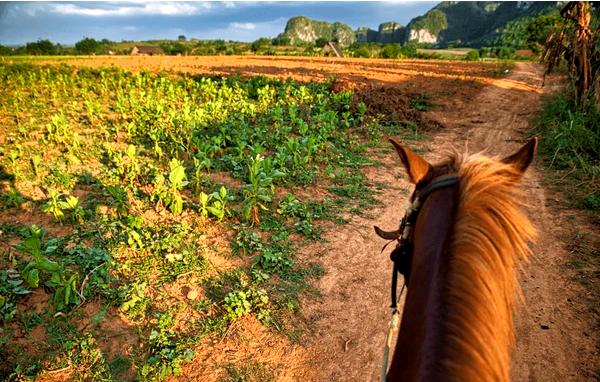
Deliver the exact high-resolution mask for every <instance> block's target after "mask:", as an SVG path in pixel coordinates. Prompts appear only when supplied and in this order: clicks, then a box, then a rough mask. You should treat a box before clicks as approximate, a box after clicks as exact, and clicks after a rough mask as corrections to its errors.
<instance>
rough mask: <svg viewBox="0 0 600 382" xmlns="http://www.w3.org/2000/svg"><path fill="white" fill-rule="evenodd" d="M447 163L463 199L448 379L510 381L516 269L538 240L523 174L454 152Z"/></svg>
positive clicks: (451, 286) (450, 297)
mask: <svg viewBox="0 0 600 382" xmlns="http://www.w3.org/2000/svg"><path fill="white" fill-rule="evenodd" d="M449 163H450V164H451V167H454V170H455V171H457V173H458V175H459V177H460V185H459V187H460V196H459V201H458V205H457V210H456V220H455V224H454V232H453V234H452V236H451V237H450V239H449V242H448V247H447V248H448V249H449V253H450V261H449V264H448V267H449V268H448V269H447V277H448V283H447V287H446V288H445V290H444V291H443V292H442V293H443V295H444V296H443V300H444V304H445V308H444V311H445V312H446V313H445V314H444V315H445V316H446V317H444V320H443V324H442V325H443V328H444V330H443V331H444V332H445V336H446V338H445V341H444V343H445V346H444V349H443V350H442V358H441V360H440V361H441V365H442V367H443V368H444V369H445V370H446V371H447V375H448V376H449V380H455V381H475V380H494V381H508V380H509V369H510V351H511V350H512V347H513V345H514V333H513V320H512V313H513V305H514V302H515V294H516V288H517V275H516V264H517V261H518V260H519V259H526V258H527V255H528V254H529V253H530V250H529V247H528V244H527V243H528V242H529V241H531V240H533V239H534V237H535V228H534V227H533V226H532V224H531V223H530V222H529V220H528V219H527V217H526V216H525V215H524V214H523V212H522V211H521V207H523V205H524V203H523V200H524V198H523V191H521V190H520V189H519V188H517V186H516V183H517V182H518V181H519V179H520V178H521V176H522V173H521V172H520V171H519V170H517V169H516V168H515V167H514V166H512V165H509V164H504V163H502V162H500V161H498V160H494V159H491V158H488V157H485V156H483V155H479V154H475V155H473V156H470V157H462V156H460V155H455V156H454V158H451V160H450V162H449ZM457 355H460V356H457Z"/></svg>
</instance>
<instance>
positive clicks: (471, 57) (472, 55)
mask: <svg viewBox="0 0 600 382" xmlns="http://www.w3.org/2000/svg"><path fill="white" fill-rule="evenodd" d="M465 60H467V61H478V60H479V52H478V51H476V50H472V51H470V52H469V53H467V57H465Z"/></svg>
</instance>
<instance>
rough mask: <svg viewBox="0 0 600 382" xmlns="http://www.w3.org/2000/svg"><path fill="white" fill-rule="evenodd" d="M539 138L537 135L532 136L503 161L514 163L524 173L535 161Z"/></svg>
mask: <svg viewBox="0 0 600 382" xmlns="http://www.w3.org/2000/svg"><path fill="white" fill-rule="evenodd" d="M537 144H538V139H537V138H536V137H533V138H531V139H530V140H529V141H528V142H527V143H525V144H524V145H523V147H521V148H520V149H519V150H518V151H517V152H516V153H514V154H512V155H509V156H507V157H506V158H504V159H502V162H503V163H506V164H511V165H513V166H514V167H515V168H516V169H517V170H519V172H520V173H521V174H522V173H524V172H525V170H527V167H529V165H530V164H531V161H533V157H534V156H535V150H536V148H537Z"/></svg>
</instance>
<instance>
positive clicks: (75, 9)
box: [50, 2, 212, 17]
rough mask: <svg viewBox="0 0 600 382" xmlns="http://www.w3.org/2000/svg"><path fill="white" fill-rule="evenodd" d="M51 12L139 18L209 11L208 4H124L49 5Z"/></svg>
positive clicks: (210, 6)
mask: <svg viewBox="0 0 600 382" xmlns="http://www.w3.org/2000/svg"><path fill="white" fill-rule="evenodd" d="M50 7H51V12H53V13H59V14H63V15H77V16H93V17H103V16H139V15H164V16H186V15H197V14H199V13H202V12H203V11H206V10H210V9H211V8H212V4H211V3H209V2H195V3H184V2H143V3H142V2H126V3H84V2H82V3H76V4H75V3H51V4H50Z"/></svg>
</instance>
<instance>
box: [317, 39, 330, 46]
mask: <svg viewBox="0 0 600 382" xmlns="http://www.w3.org/2000/svg"><path fill="white" fill-rule="evenodd" d="M327 42H329V40H327V39H326V38H325V37H319V38H318V39H317V40H316V41H315V46H316V47H318V48H322V47H324V46H325V44H327Z"/></svg>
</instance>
